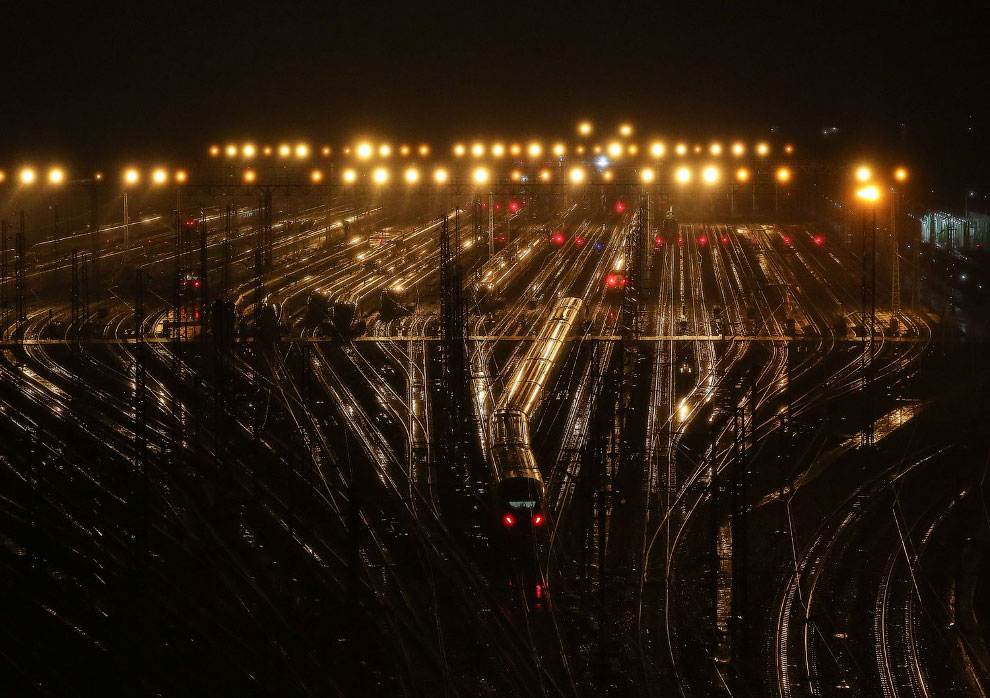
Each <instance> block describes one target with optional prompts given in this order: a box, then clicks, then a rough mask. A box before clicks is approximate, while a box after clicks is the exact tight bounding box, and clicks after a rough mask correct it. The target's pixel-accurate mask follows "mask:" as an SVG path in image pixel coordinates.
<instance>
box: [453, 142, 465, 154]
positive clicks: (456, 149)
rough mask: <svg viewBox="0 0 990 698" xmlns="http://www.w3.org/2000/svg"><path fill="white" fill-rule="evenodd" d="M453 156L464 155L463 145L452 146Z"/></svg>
mask: <svg viewBox="0 0 990 698" xmlns="http://www.w3.org/2000/svg"><path fill="white" fill-rule="evenodd" d="M454 155H456V156H457V157H461V156H462V155H464V145H463V144H461V143H458V144H457V145H455V146H454Z"/></svg>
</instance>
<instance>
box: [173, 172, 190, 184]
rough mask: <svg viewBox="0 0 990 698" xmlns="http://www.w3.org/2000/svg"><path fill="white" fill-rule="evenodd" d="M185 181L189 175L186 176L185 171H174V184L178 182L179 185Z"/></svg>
mask: <svg viewBox="0 0 990 698" xmlns="http://www.w3.org/2000/svg"><path fill="white" fill-rule="evenodd" d="M187 179H189V175H187V174H186V171H185V170H176V171H175V181H176V182H178V183H179V184H182V183H183V182H185V181H186V180H187Z"/></svg>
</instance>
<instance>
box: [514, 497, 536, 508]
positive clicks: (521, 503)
mask: <svg viewBox="0 0 990 698" xmlns="http://www.w3.org/2000/svg"><path fill="white" fill-rule="evenodd" d="M509 506H510V507H512V508H513V509H532V508H533V507H535V506H536V502H534V501H533V500H531V499H526V500H522V501H518V502H513V501H510V502H509Z"/></svg>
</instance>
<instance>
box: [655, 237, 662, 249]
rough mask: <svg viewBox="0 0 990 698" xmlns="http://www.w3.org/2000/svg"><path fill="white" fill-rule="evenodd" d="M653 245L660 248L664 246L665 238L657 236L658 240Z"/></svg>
mask: <svg viewBox="0 0 990 698" xmlns="http://www.w3.org/2000/svg"><path fill="white" fill-rule="evenodd" d="M653 244H654V245H656V246H657V247H660V245H662V244H663V238H662V237H660V236H659V235H657V239H656V240H654V241H653Z"/></svg>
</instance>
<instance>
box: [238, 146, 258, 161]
mask: <svg viewBox="0 0 990 698" xmlns="http://www.w3.org/2000/svg"><path fill="white" fill-rule="evenodd" d="M256 153H257V151H256V150H255V147H254V146H253V145H251V144H250V143H248V144H246V145H245V146H244V147H243V148H241V154H242V155H243V156H244V157H246V158H253V157H254V156H255V154H256Z"/></svg>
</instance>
